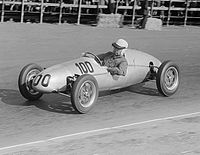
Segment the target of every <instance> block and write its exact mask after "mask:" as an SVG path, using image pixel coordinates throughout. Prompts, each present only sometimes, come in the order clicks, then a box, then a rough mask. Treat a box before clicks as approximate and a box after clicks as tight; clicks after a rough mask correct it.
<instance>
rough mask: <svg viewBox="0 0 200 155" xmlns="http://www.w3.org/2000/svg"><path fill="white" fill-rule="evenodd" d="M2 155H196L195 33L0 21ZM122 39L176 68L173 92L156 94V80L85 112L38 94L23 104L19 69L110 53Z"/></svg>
mask: <svg viewBox="0 0 200 155" xmlns="http://www.w3.org/2000/svg"><path fill="white" fill-rule="evenodd" d="M0 36H1V37H0V47H1V52H0V73H1V74H0V98H1V101H0V123H1V124H0V154H20V155H21V154H24V155H25V154H99V155H104V154H133V152H134V154H170V155H172V154H177V155H178V154H200V146H199V141H200V124H199V123H200V115H199V111H200V110H199V109H200V91H199V90H200V82H199V79H200V78H199V77H200V61H199V60H200V51H199V49H200V42H199V40H200V28H199V27H169V28H163V30H162V31H146V30H135V29H129V28H120V29H117V28H106V29H103V28H97V27H89V26H74V25H48V24H42V25H40V24H16V23H4V24H0ZM117 38H125V39H126V40H127V41H128V42H129V47H130V48H136V49H139V50H142V51H145V52H147V53H149V54H152V55H154V56H155V57H157V58H159V59H160V60H161V61H163V60H167V59H170V60H173V61H175V62H176V63H177V64H178V65H179V66H180V71H181V85H180V89H179V91H178V92H177V93H176V94H175V95H173V96H171V97H169V98H166V97H162V96H160V95H159V93H158V92H157V89H156V85H155V82H149V83H146V84H145V85H141V84H139V85H136V86H132V87H130V88H128V89H124V90H118V91H114V92H105V93H103V94H101V97H100V98H99V100H98V104H97V105H96V107H95V108H94V109H93V110H92V111H91V112H90V113H88V114H85V115H79V114H77V113H76V112H75V111H74V110H73V108H72V107H71V104H70V99H69V98H66V97H63V96H58V95H44V96H43V97H42V99H41V100H39V101H37V102H27V101H26V100H25V99H23V98H22V97H21V95H20V94H19V92H18V88H17V79H18V75H19V72H20V70H21V68H22V67H23V66H24V65H26V64H28V63H30V62H35V63H38V64H40V65H41V66H43V67H48V66H50V65H53V64H57V63H60V62H63V61H67V60H71V59H73V58H76V57H79V56H80V55H81V53H82V52H84V51H91V52H94V53H96V54H98V53H102V52H106V51H108V50H111V43H112V42H113V41H115V40H116V39H117Z"/></svg>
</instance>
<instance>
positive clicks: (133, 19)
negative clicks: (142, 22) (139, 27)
mask: <svg viewBox="0 0 200 155" xmlns="http://www.w3.org/2000/svg"><path fill="white" fill-rule="evenodd" d="M136 2H137V1H136V0H134V3H133V14H132V22H131V26H132V27H134V21H135V7H136Z"/></svg>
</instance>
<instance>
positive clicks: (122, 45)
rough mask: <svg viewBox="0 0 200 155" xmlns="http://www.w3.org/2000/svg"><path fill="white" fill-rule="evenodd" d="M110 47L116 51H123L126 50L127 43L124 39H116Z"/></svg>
mask: <svg viewBox="0 0 200 155" xmlns="http://www.w3.org/2000/svg"><path fill="white" fill-rule="evenodd" d="M112 46H113V47H115V48H117V49H125V48H128V43H127V41H126V40H124V39H118V40H117V41H116V42H115V43H112Z"/></svg>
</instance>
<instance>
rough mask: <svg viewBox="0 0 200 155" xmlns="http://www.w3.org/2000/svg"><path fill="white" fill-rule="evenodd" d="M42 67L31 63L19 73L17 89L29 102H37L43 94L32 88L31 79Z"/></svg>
mask: <svg viewBox="0 0 200 155" xmlns="http://www.w3.org/2000/svg"><path fill="white" fill-rule="evenodd" d="M42 70H43V69H42V67H40V66H38V65H37V64H34V63H31V64H28V65H26V66H25V67H24V68H23V69H22V70H21V72H20V74H19V78H18V87H19V91H20V93H21V95H22V96H23V97H24V98H26V99H28V100H30V101H34V100H38V99H39V98H40V97H41V96H42V95H43V94H42V93H40V92H37V91H35V90H34V89H33V88H32V82H33V79H34V78H35V77H36V75H37V74H38V73H40V72H41V71H42Z"/></svg>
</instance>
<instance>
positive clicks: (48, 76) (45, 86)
mask: <svg viewBox="0 0 200 155" xmlns="http://www.w3.org/2000/svg"><path fill="white" fill-rule="evenodd" d="M68 76H71V74H70V73H69V72H66V71H65V72H58V71H54V72H48V70H47V71H46V70H44V71H43V72H41V73H40V74H39V75H37V76H36V78H35V79H34V80H33V83H32V87H33V89H34V90H36V91H38V92H42V93H52V92H55V91H64V90H65V89H66V85H67V77H68Z"/></svg>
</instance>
